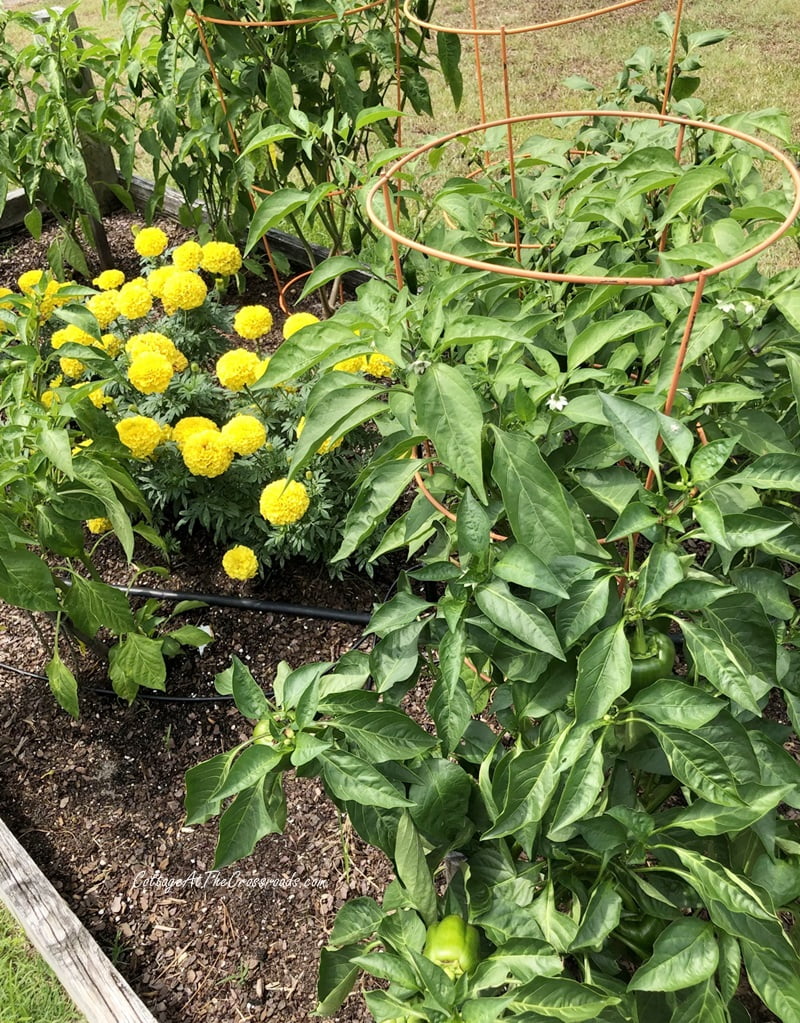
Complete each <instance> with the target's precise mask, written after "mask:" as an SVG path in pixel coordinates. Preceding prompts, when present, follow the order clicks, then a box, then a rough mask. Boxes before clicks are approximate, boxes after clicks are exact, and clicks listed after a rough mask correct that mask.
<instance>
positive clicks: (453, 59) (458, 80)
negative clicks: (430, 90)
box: [436, 32, 464, 110]
mask: <svg viewBox="0 0 800 1023" xmlns="http://www.w3.org/2000/svg"><path fill="white" fill-rule="evenodd" d="M436 52H437V54H438V56H439V67H440V68H441V72H442V75H443V76H444V80H445V82H446V83H447V87H448V89H449V90H450V95H451V96H452V97H453V106H454V107H455V108H456V110H458V108H459V107H460V106H461V97H462V95H463V92H464V79H463V77H462V74H461V67H460V65H461V39H460V38H459V36H458V35H456V34H455V33H453V32H437V33H436Z"/></svg>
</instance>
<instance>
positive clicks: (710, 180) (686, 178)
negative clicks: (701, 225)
mask: <svg viewBox="0 0 800 1023" xmlns="http://www.w3.org/2000/svg"><path fill="white" fill-rule="evenodd" d="M728 181H729V178H728V174H727V172H726V171H725V170H723V168H722V167H719V166H716V167H691V168H689V170H687V171H686V172H685V173H684V175H683V177H682V178H680V179H679V181H678V182H677V183H676V185H675V187H674V188H673V189H672V192H671V193H670V197H669V199H668V201H667V205H666V207H665V209H664V213H663V215H662V216H661V217H659V219H658V221H657V222H656V223H655V224H654V225H653V226H654V228H655V230H656V231H662V230H663V229H664V227H666V225H667V224H668V223H669V222H670V221H671V220H674V219H675V218H676V217H677V216H679V215H680V214H681V213H684V212H686V211H687V210H689V209H690V208H691V207H693V206H696V205H697V204H698V203H700V201H701V200H704V199H705V198H706V197H707V196H708V195H709V193H710V192H711V191H712V190H713V189H714V188H716V187H717V185H721V184H724V183H727V182H728Z"/></svg>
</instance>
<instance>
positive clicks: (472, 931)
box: [422, 915, 480, 980]
mask: <svg viewBox="0 0 800 1023" xmlns="http://www.w3.org/2000/svg"><path fill="white" fill-rule="evenodd" d="M422 954H423V955H424V956H425V957H426V958H427V959H430V961H431V962H432V963H436V965H437V966H441V968H442V969H443V970H444V972H445V973H446V974H447V976H448V977H450V978H451V980H456V979H457V978H458V977H460V976H461V975H462V974H464V973H471V972H472V970H474V969H475V967H476V966H477V965H478V962H479V961H480V935H479V934H478V929H477V927H473V926H472V925H471V924H468V923H467V922H466V920H462V918H461V917H460V916H454V915H453V916H446V917H444V918H443V919H442V920H440V921H439V922H438V923H435V924H431V926H430V927H429V928H428V933H427V935H426V938H425V948H424V949H423V953H422Z"/></svg>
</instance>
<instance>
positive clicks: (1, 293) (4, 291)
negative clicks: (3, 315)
mask: <svg viewBox="0 0 800 1023" xmlns="http://www.w3.org/2000/svg"><path fill="white" fill-rule="evenodd" d="M13 294H14V292H13V291H12V290H11V288H0V299H2V298H5V297H6V295H13ZM13 308H14V307H13V305H12V304H11V303H10V302H0V309H13Z"/></svg>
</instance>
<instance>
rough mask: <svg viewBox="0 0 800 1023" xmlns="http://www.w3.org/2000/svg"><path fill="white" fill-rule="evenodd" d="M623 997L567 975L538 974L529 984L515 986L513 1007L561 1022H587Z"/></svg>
mask: <svg viewBox="0 0 800 1023" xmlns="http://www.w3.org/2000/svg"><path fill="white" fill-rule="evenodd" d="M621 1001H622V999H621V998H618V997H617V996H616V995H610V994H608V993H607V992H605V991H602V990H600V989H598V988H595V987H593V986H592V985H591V984H586V983H583V984H581V983H579V982H578V981H577V980H570V979H568V978H567V977H545V978H537V979H536V980H534V981H532V982H531V983H530V984H525V985H524V986H523V987H521V988H518V989H517V991H516V997H515V999H514V1004H515V1007H518V1008H519V1009H521V1010H523V1011H525V1010H529V1011H531V1012H533V1013H535V1014H536V1015H537V1016H544V1017H545V1019H547V1020H561V1021H562V1023H587V1021H589V1020H597V1019H602V1016H601V1013H602V1012H603V1010H604V1009H607V1008H609V1007H610V1006H612V1005H619V1003H620V1002H621Z"/></svg>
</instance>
